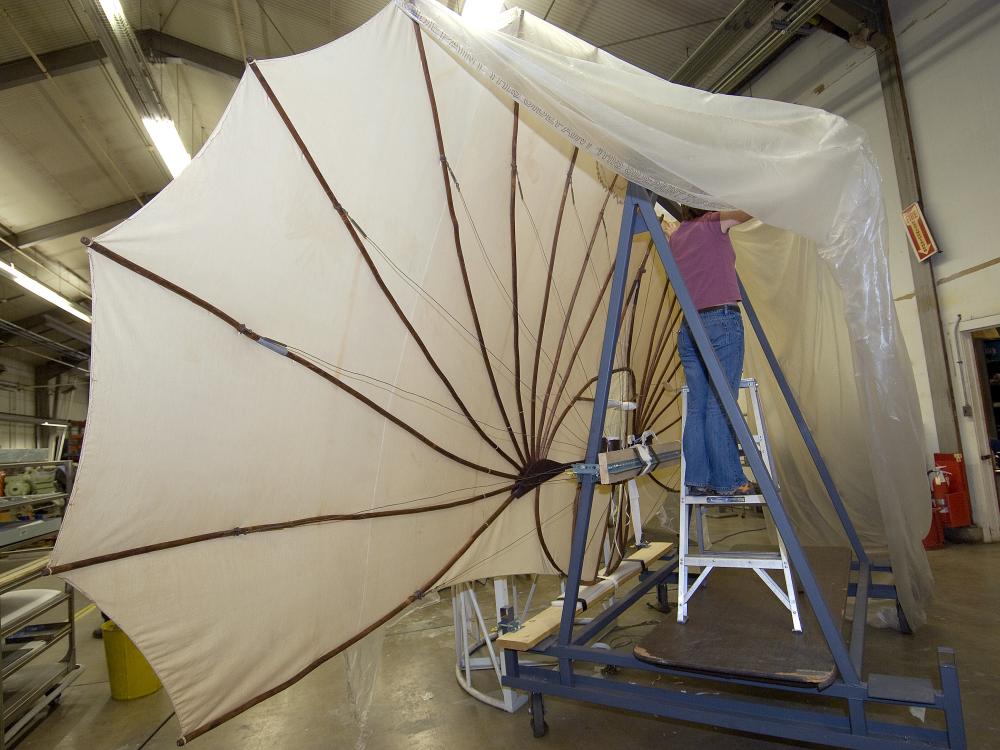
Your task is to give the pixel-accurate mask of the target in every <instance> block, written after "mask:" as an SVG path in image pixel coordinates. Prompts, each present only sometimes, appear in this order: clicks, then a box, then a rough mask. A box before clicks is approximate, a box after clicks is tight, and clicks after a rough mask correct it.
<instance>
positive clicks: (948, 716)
mask: <svg viewBox="0 0 1000 750" xmlns="http://www.w3.org/2000/svg"><path fill="white" fill-rule="evenodd" d="M647 231H648V232H649V233H650V234H651V235H652V238H653V242H654V244H655V245H656V249H657V252H658V254H659V256H660V260H661V261H662V263H663V266H664V269H665V270H666V273H667V277H668V278H669V280H670V283H671V284H672V286H673V289H674V292H675V294H676V295H677V300H678V302H679V303H680V306H681V309H682V310H683V312H684V316H685V320H686V321H687V324H688V327H689V328H690V329H691V334H692V336H693V338H694V341H695V345H696V346H697V347H698V350H699V352H700V353H701V356H702V358H703V359H704V361H705V365H706V369H707V370H708V374H709V379H710V380H711V382H712V384H713V386H714V387H715V389H716V392H717V393H718V394H719V396H720V401H721V403H722V407H723V409H724V411H725V413H726V416H727V417H728V419H729V421H730V423H731V424H732V426H733V430H734V432H735V433H736V437H737V439H738V440H739V442H740V444H741V445H742V447H743V452H744V455H745V456H746V459H747V462H748V463H749V465H750V468H751V469H752V470H753V473H754V477H755V478H756V480H757V483H758V484H759V485H760V488H761V492H762V494H763V495H764V497H765V500H766V501H767V505H768V509H769V510H770V512H771V517H772V519H773V521H774V524H775V526H776V527H777V530H778V533H779V534H781V538H782V539H783V541H784V543H785V547H786V549H787V550H788V556H789V558H790V561H791V564H792V566H793V567H794V569H795V572H796V573H797V575H798V577H799V580H800V582H801V585H802V587H803V589H804V591H805V594H806V596H807V597H808V599H809V603H810V605H811V606H812V609H813V612H814V613H815V615H816V619H817V622H818V624H819V627H820V629H821V630H822V632H823V636H824V638H825V640H826V642H827V645H828V647H829V649H830V653H831V655H832V657H833V659H834V663H835V664H836V666H837V671H838V676H837V678H836V679H835V680H834V682H833V683H832V684H831V685H829V686H828V687H826V688H824V689H822V690H816V689H814V688H811V687H803V686H794V685H780V684H775V683H771V682H766V681H762V680H753V679H747V678H739V677H736V676H722V675H701V674H696V673H692V672H688V671H684V670H676V669H669V668H663V667H659V666H654V665H651V664H648V663H646V662H642V661H639V660H638V659H636V658H635V656H634V655H633V654H632V653H631V652H627V653H626V652H623V651H619V650H608V649H604V648H601V649H598V648H593V647H589V646H587V643H589V642H590V641H592V640H593V639H595V638H596V637H597V636H598V635H599V634H600V633H601V632H602V631H603V630H604V629H606V628H607V627H608V626H609V625H611V624H612V623H613V622H614V621H615V620H616V619H617V618H618V617H619V616H620V615H621V614H622V613H623V612H624V611H625V610H626V609H628V608H629V607H630V606H632V605H633V604H634V603H635V602H637V601H638V600H639V599H640V598H641V597H642V596H644V595H645V594H646V593H647V592H648V591H650V590H651V589H652V588H654V587H655V586H657V585H659V584H662V583H664V582H665V581H667V580H668V579H669V578H671V577H673V578H674V580H676V568H677V558H676V555H671V556H669V557H668V558H667V559H666V560H665V564H664V565H663V567H662V568H660V569H658V570H655V571H647V572H645V573H644V574H643V575H641V576H640V578H639V582H638V583H637V584H636V585H635V586H634V587H633V588H632V589H631V590H630V591H628V592H627V593H625V594H623V595H622V596H620V597H617V598H616V601H615V604H614V605H613V606H611V607H609V608H608V609H606V610H605V611H604V612H602V613H601V614H599V615H597V616H595V617H594V618H593V619H592V620H591V621H590V622H589V623H587V624H586V625H585V626H583V627H582V628H581V627H578V626H577V625H576V624H575V619H576V603H577V598H578V596H579V590H580V578H581V575H582V570H583V559H584V556H585V553H586V543H587V531H588V528H589V525H590V517H591V507H592V505H593V498H594V489H595V486H596V483H597V477H596V476H594V475H589V474H587V475H584V476H583V477H582V479H581V487H580V500H579V510H578V513H577V517H576V523H575V525H574V528H573V540H572V548H571V553H570V563H569V568H568V572H567V580H566V587H565V592H564V603H563V610H562V617H561V620H560V626H559V632H558V634H557V635H556V636H553V637H550V638H549V639H547V640H546V641H543V642H542V643H540V644H539V645H538V646H537V647H535V648H534V649H531V651H530V652H528V653H532V654H538V655H544V656H546V657H549V658H555V659H556V660H557V661H558V670H556V671H553V670H552V669H551V668H547V667H539V666H530V665H526V664H522V663H520V661H519V652H516V651H511V650H507V651H505V652H504V660H505V667H506V675H505V676H504V678H503V684H504V685H506V686H508V687H514V688H519V689H523V690H527V691H529V692H531V693H533V694H536V695H538V696H540V695H541V694H550V695H559V696H562V697H566V698H573V699H577V700H583V701H588V702H591V703H598V704H602V705H607V706H615V707H620V708H626V709H632V710H639V711H643V712H646V713H651V714H654V715H657V716H663V717H668V718H676V719H683V720H685V721H695V722H701V723H705V724H710V725H713V726H722V727H727V728H730V729H738V730H743V731H747V732H753V733H757V734H763V735H768V736H773V737H782V738H786V739H793V740H799V741H804V742H817V743H821V744H826V745H833V746H836V747H846V748H865V749H869V748H878V749H879V750H883V749H884V750H892V749H895V748H899V749H900V750H902V749H903V748H907V749H912V748H914V747H946V748H953V749H954V750H964V748H965V729H964V723H963V719H962V706H961V697H960V693H959V689H958V677H957V672H956V668H955V662H954V652H953V651H951V650H950V649H939V655H938V668H939V675H940V680H941V689H940V690H934V691H933V692H932V695H933V699H932V700H927V699H926V697H924V698H918V697H915V696H917V695H918V693H920V691H913V690H910V691H909V692H908V690H907V686H910V687H912V686H913V685H915V684H916V682H917V681H913V680H909V681H908V680H907V678H893V680H895V683H894V684H897V685H899V686H901V688H900V690H899V691H897V693H898V694H897V695H895V697H893V696H888V697H887V696H886V695H872V694H871V693H870V691H869V687H868V684H867V683H866V682H864V681H863V680H862V679H861V674H862V661H863V656H864V629H865V620H866V615H867V609H868V599H869V597H873V598H882V597H888V598H895V594H896V592H895V588H894V587H892V586H886V585H876V584H873V582H872V580H871V574H872V571H885V570H888V571H891V566H884V565H874V564H873V563H872V561H871V560H870V559H869V557H868V555H867V554H866V552H865V550H864V548H863V547H862V546H861V542H860V540H859V538H858V535H857V532H856V531H855V529H854V526H853V524H852V523H851V520H850V517H849V516H848V514H847V511H846V509H845V507H844V504H843V501H842V499H841V497H840V494H839V493H838V491H837V488H836V486H835V484H834V482H833V478H832V477H831V476H830V472H829V471H828V469H827V467H826V464H825V462H824V461H823V457H822V456H821V455H820V452H819V448H818V447H817V446H816V443H815V441H814V440H813V437H812V435H811V433H810V432H809V427H808V425H807V424H806V422H805V419H804V417H803V416H802V412H801V410H800V409H799V407H798V403H797V402H796V400H795V397H794V395H793V394H792V392H791V389H790V387H789V385H788V382H787V380H786V379H785V377H784V374H783V373H782V371H781V367H780V365H779V364H778V361H777V358H776V357H775V355H774V351H773V350H772V349H771V346H770V344H769V342H768V341H767V337H766V336H765V334H764V331H763V328H762V327H761V324H760V321H759V319H758V318H757V315H756V313H755V312H754V309H753V307H752V305H751V304H750V302H749V299H748V297H747V295H746V291H745V290H744V289H743V288H742V283H741V284H740V288H741V291H742V292H743V299H744V311H745V312H746V315H747V317H748V318H749V320H750V323H751V325H752V327H753V329H754V332H755V333H756V335H757V338H758V340H759V341H760V343H761V346H762V348H763V350H764V354H765V357H766V358H767V360H768V363H769V364H770V366H771V370H772V372H773V374H774V376H775V378H776V380H777V382H778V386H779V388H780V389H781V392H782V394H783V395H784V397H785V401H786V403H787V405H788V408H789V410H790V411H791V413H792V416H793V417H794V419H795V422H796V424H797V425H798V427H799V433H800V435H801V436H802V439H803V440H804V441H805V443H806V446H807V448H808V450H809V453H810V456H811V457H812V460H813V462H814V464H815V465H816V468H817V470H818V471H819V473H820V476H821V477H822V479H823V483H824V485H825V487H826V490H827V493H828V495H829V497H830V502H831V503H832V504H833V506H834V509H835V510H836V512H837V515H838V517H839V518H840V521H841V524H842V525H843V528H844V532H845V534H846V535H847V538H848V540H849V541H850V543H851V546H852V548H853V550H854V553H855V555H856V556H857V558H858V559H857V562H855V563H854V565H853V566H852V568H853V569H854V570H856V571H857V582H855V583H852V584H851V587H850V589H849V592H848V593H849V595H850V596H853V597H854V600H855V602H854V622H853V625H852V628H851V640H850V646H848V643H847V642H845V640H844V638H843V636H842V635H841V630H840V622H839V621H837V620H835V618H834V617H833V614H832V613H831V612H830V609H829V607H828V606H827V603H826V601H825V600H824V599H823V596H822V594H821V592H820V589H819V585H818V583H817V581H816V577H815V575H814V574H813V571H812V568H811V567H810V565H809V561H808V559H807V557H806V555H805V551H804V550H803V548H802V545H801V543H800V541H799V539H798V536H797V535H796V533H795V529H794V528H793V527H792V524H791V520H790V519H789V517H788V513H787V511H786V509H785V506H784V504H783V502H782V500H781V496H780V495H779V494H778V491H777V487H776V485H775V483H774V481H773V479H772V478H771V475H770V472H769V471H768V470H767V467H766V465H765V463H764V460H763V457H762V456H761V454H760V451H759V449H758V448H757V446H756V444H755V443H754V441H753V437H752V435H751V432H750V428H749V426H748V425H747V422H746V419H745V418H744V417H743V414H742V412H741V411H740V408H739V405H738V403H737V401H736V398H735V397H734V396H733V394H732V392H731V391H730V390H729V388H728V386H727V385H726V380H725V376H724V374H723V372H722V367H721V365H720V363H719V360H718V357H717V356H716V354H715V351H714V349H713V348H712V345H711V342H710V341H709V339H708V335H707V333H706V332H705V328H704V326H703V325H702V323H701V320H700V318H699V317H698V314H697V309H696V308H695V306H694V303H693V301H692V299H691V296H690V294H689V293H688V290H687V287H686V286H685V285H684V281H683V279H682V278H681V275H680V270H679V269H678V267H677V263H676V261H675V260H674V258H673V255H672V253H671V251H670V244H669V242H668V241H667V238H666V236H665V235H664V233H663V229H662V227H661V226H660V223H659V220H658V219H657V217H656V214H655V211H654V209H653V196H652V194H651V193H649V192H648V191H646V190H645V189H643V188H641V187H639V186H637V185H634V184H630V185H629V188H628V193H627V195H626V198H625V205H624V209H623V214H622V225H621V231H620V233H619V237H618V250H617V255H616V260H615V269H614V278H613V283H612V285H611V298H610V300H609V305H608V318H607V322H606V325H605V329H604V343H603V349H602V352H601V361H600V369H599V370H598V380H597V390H596V393H595V396H594V410H593V414H592V416H591V423H590V434H589V436H588V440H587V454H586V458H585V461H586V463H590V464H592V463H596V461H597V455H598V452H599V450H600V444H601V437H602V436H603V433H604V417H605V413H606V408H607V401H608V395H609V390H610V385H611V371H612V366H613V364H612V360H613V357H614V353H615V350H616V346H617V343H618V335H619V325H620V322H621V316H622V309H623V306H624V299H625V285H626V280H627V275H628V267H629V258H630V253H631V247H632V239H633V237H634V236H635V235H636V234H639V233H642V232H647ZM574 628H577V629H576V630H574ZM576 662H583V663H590V664H602V665H613V666H616V667H620V668H626V669H636V670H641V671H644V672H657V673H663V672H667V673H672V674H680V675H684V676H686V677H688V678H691V679H698V680H705V681H707V682H710V683H712V684H713V686H714V687H715V688H716V689H717V688H718V687H719V686H721V687H722V688H723V689H724V687H725V686H726V685H737V686H754V687H760V688H765V689H767V690H768V691H769V692H770V694H779V695H780V694H781V693H782V692H784V693H790V694H808V695H822V696H826V697H830V698H836V699H839V700H843V701H844V702H845V703H846V709H847V710H846V712H845V714H843V715H837V714H831V713H830V712H829V710H820V709H814V708H810V707H809V706H808V705H806V704H801V703H799V704H794V703H791V702H789V701H781V700H780V699H779V700H776V701H771V702H767V703H762V702H761V701H760V700H747V699H745V698H741V697H738V696H725V695H722V694H714V695H708V694H702V693H701V692H691V691H682V690H681V689H680V688H679V687H669V686H665V687H659V686H658V687H645V686H640V685H635V684H631V683H625V682H615V681H613V680H604V679H595V678H593V677H589V676H587V675H584V674H578V673H576V672H575V671H574V664H575V663H576ZM883 683H884V681H883ZM922 685H923V683H921V686H922ZM927 693H928V691H927V690H924V691H923V694H924V696H926V694H927ZM866 703H889V704H895V705H903V706H918V707H922V708H930V709H934V710H940V711H942V712H943V713H944V715H945V721H946V725H947V729H946V730H936V729H927V728H924V727H912V726H906V725H902V724H898V725H897V724H890V723H886V722H875V721H868V719H867V716H866V713H865V704H866Z"/></svg>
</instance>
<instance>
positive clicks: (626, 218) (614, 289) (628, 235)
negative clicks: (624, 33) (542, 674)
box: [559, 185, 644, 684]
mask: <svg viewBox="0 0 1000 750" xmlns="http://www.w3.org/2000/svg"><path fill="white" fill-rule="evenodd" d="M637 190H638V189H637V188H635V187H634V186H631V185H630V186H629V192H628V195H627V196H626V198H625V206H624V208H623V210H622V225H621V231H620V232H619V235H618V253H617V255H616V258H615V271H614V278H613V280H612V282H611V298H610V300H609V302H608V321H607V323H606V324H605V327H604V345H603V348H602V350H601V363H600V366H599V368H598V370H597V390H596V391H595V393H594V412H593V414H592V416H591V418H590V435H589V436H588V438H587V455H586V458H585V459H584V460H585V462H586V463H588V464H593V463H597V454H598V452H599V451H600V449H601V437H602V436H603V435H604V417H605V414H606V412H607V405H608V395H609V393H610V391H611V369H612V367H613V362H614V356H615V348H616V347H617V345H618V325H619V322H620V321H621V313H622V308H623V306H624V301H625V282H626V279H627V277H628V265H629V256H630V254H631V251H632V236H633V235H634V234H635V233H636V232H638V231H643V230H644V226H643V223H642V219H641V218H640V217H639V213H638V201H637V193H636V191H637ZM596 484H597V476H596V475H592V474H586V475H584V477H583V479H582V481H581V483H580V502H579V506H578V509H577V514H576V525H575V526H574V527H573V546H572V547H571V550H570V560H569V569H568V570H567V576H566V590H565V592H564V594H563V597H564V598H563V609H562V619H561V620H560V623H559V643H560V644H562V645H564V646H568V645H569V644H570V642H571V641H572V639H573V620H574V619H575V617H576V604H577V596H578V595H579V593H580V577H581V574H582V571H583V558H584V555H585V553H586V551H587V530H588V528H589V527H590V509H591V505H592V504H593V501H594V487H595V485H596ZM559 674H560V677H561V679H562V682H563V684H571V683H572V681H573V665H572V663H571V662H570V660H569V659H565V658H563V659H560V660H559Z"/></svg>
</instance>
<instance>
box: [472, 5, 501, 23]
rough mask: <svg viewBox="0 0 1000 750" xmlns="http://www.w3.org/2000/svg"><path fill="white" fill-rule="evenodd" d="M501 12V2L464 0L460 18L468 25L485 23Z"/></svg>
mask: <svg viewBox="0 0 1000 750" xmlns="http://www.w3.org/2000/svg"><path fill="white" fill-rule="evenodd" d="M501 11H503V0H465V5H463V6H462V18H464V19H465V20H466V21H468V22H469V23H487V22H489V21H492V20H493V19H494V18H496V17H497V16H498V15H500V13H501Z"/></svg>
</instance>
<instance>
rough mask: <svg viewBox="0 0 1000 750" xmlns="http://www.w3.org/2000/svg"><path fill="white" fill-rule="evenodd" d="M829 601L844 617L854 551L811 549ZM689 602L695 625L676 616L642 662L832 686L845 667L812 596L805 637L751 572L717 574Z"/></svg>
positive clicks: (652, 640)
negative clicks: (835, 659)
mask: <svg viewBox="0 0 1000 750" xmlns="http://www.w3.org/2000/svg"><path fill="white" fill-rule="evenodd" d="M806 555H807V556H808V558H809V564H810V566H811V567H812V570H813V573H814V574H815V576H816V579H817V581H818V583H819V587H820V590H821V591H822V593H823V598H824V599H825V600H826V603H827V606H828V607H829V608H830V610H831V611H832V613H833V616H834V617H837V616H840V617H841V618H842V617H843V615H844V609H845V606H846V603H847V587H848V582H849V579H850V565H851V552H850V550H848V549H846V548H841V547H813V548H807V549H806ZM706 584H707V585H706V586H704V587H702V588H700V589H699V590H698V592H697V593H696V594H695V595H694V597H693V598H692V599H691V601H690V603H689V604H688V621H687V622H686V623H683V624H681V623H678V622H677V620H676V618H675V617H670V618H668V619H667V620H665V621H664V622H663V623H662V624H660V625H659V626H658V627H657V628H656V629H655V630H653V631H652V632H651V633H649V634H648V635H647V636H646V637H645V638H643V639H642V640H641V641H640V642H639V644H638V645H637V646H636V647H635V656H636V658H638V659H641V660H642V661H645V662H648V663H650V664H656V665H658V666H664V667H671V668H673V669H682V670H688V671H691V672H697V673H699V674H709V675H728V676H737V677H749V678H752V679H758V680H764V681H768V682H775V683H781V684H795V685H810V686H814V687H817V688H824V687H826V686H827V685H829V684H830V683H831V682H833V680H834V678H835V677H836V675H837V669H836V666H835V665H834V662H833V657H832V656H831V655H830V651H829V649H828V648H827V645H826V640H825V639H824V638H823V634H822V632H821V631H820V629H819V623H818V622H817V621H816V616H815V614H814V613H813V610H812V607H810V606H809V603H808V600H807V599H806V597H805V595H804V594H803V593H801V592H800V594H799V613H800V615H801V617H802V631H803V632H801V633H796V632H794V631H793V630H792V620H791V616H790V615H789V614H788V610H786V609H785V608H784V607H783V606H782V605H781V603H780V602H779V601H778V600H777V599H776V598H775V597H774V596H773V595H772V594H771V592H769V591H768V590H767V588H766V587H765V586H764V584H763V582H762V581H759V580H757V576H756V575H754V573H753V572H751V571H749V570H742V569H731V568H730V569H726V568H716V569H715V570H713V571H712V573H711V575H709V577H708V579H707V581H706Z"/></svg>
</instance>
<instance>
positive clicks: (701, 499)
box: [684, 495, 766, 505]
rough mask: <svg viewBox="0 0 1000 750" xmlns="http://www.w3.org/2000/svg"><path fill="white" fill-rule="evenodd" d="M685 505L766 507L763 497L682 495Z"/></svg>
mask: <svg viewBox="0 0 1000 750" xmlns="http://www.w3.org/2000/svg"><path fill="white" fill-rule="evenodd" d="M684 504H685V505H766V501H765V500H764V496H763V495H684Z"/></svg>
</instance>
